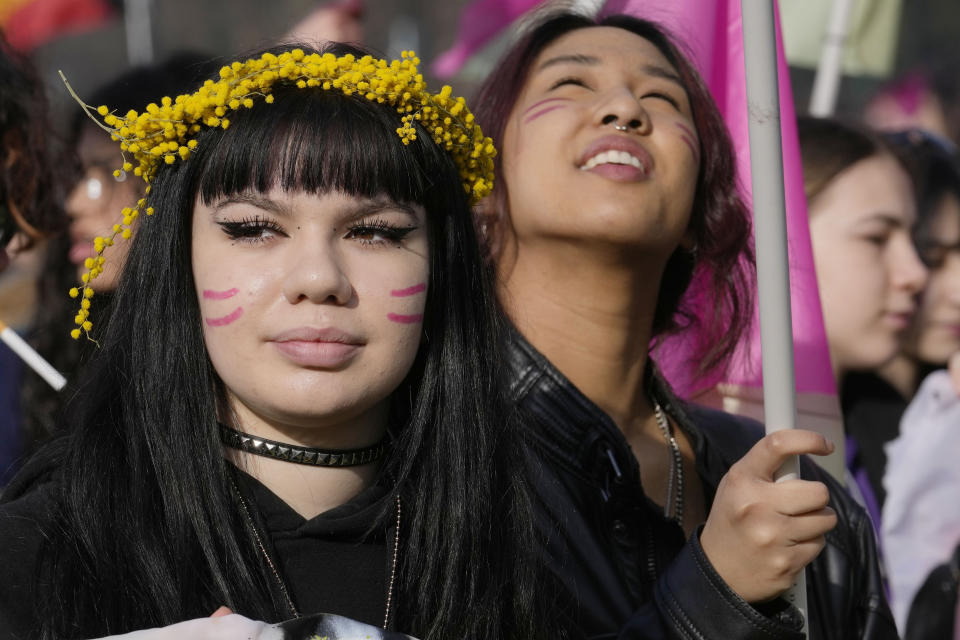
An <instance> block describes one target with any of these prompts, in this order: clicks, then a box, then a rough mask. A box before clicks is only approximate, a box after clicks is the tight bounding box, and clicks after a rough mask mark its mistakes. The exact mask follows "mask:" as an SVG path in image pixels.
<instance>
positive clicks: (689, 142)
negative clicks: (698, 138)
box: [680, 136, 700, 158]
mask: <svg viewBox="0 0 960 640" xmlns="http://www.w3.org/2000/svg"><path fill="white" fill-rule="evenodd" d="M680 139H681V140H683V141H684V142H686V143H687V146H688V147H690V152H691V153H693V157H694V158H698V157H700V152H699V151H697V147H696V146H695V145H694V144H693V141H692V140H690V138H688V137H687V136H680Z"/></svg>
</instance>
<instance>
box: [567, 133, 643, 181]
mask: <svg viewBox="0 0 960 640" xmlns="http://www.w3.org/2000/svg"><path fill="white" fill-rule="evenodd" d="M604 151H625V152H627V153H629V154H630V155H632V156H633V157H635V158H636V159H637V160H639V161H640V164H642V165H643V168H642V169H638V168H637V167H634V166H633V165H625V164H599V165H597V166H595V167H593V168H592V169H588V170H587V171H588V172H589V173H595V174H598V175H602V176H604V177H605V178H610V179H612V180H616V181H620V182H638V181H641V180H644V179H646V178H647V176H649V175H650V172H651V171H652V170H653V157H651V155H650V154H649V153H647V150H646V149H645V148H644V147H643V145H641V144H640V143H639V142H637V141H636V140H634V139H632V138H628V137H626V136H618V135H608V136H603V137H602V138H598V139H597V140H594V141H593V142H591V143H590V144H589V145H588V146H587V148H586V149H584V150H583V152H582V153H581V154H580V157H579V158H577V167H578V168H579V167H582V166H584V165H585V164H586V163H587V161H588V160H590V158H592V157H594V156H595V155H597V154H598V153H602V152H604Z"/></svg>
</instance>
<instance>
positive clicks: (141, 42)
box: [123, 0, 153, 66]
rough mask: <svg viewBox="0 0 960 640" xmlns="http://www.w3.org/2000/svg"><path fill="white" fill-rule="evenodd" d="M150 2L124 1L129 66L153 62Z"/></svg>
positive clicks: (142, 0) (147, 0) (148, 0)
mask: <svg viewBox="0 0 960 640" xmlns="http://www.w3.org/2000/svg"><path fill="white" fill-rule="evenodd" d="M150 3H151V0H124V2H123V23H124V30H125V31H126V35H127V61H128V62H129V63H130V66H136V65H141V64H150V63H151V62H153V20H152V18H151V17H150Z"/></svg>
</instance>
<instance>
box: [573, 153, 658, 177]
mask: <svg viewBox="0 0 960 640" xmlns="http://www.w3.org/2000/svg"><path fill="white" fill-rule="evenodd" d="M603 164H617V165H625V166H630V167H635V168H637V169H639V170H640V171H641V172H643V174H644V175H646V173H647V168H646V166H645V165H644V163H643V162H641V160H640V158H638V157H636V156H635V155H633V154H632V153H630V152H628V151H614V150H611V151H601V152H600V153H598V154H596V155H595V156H591V157H590V158H589V159H588V160H587V161H586V162H585V163H583V164H582V165H581V166H580V169H581V171H589V170H590V169H593V168H594V167H597V166H600V165H603Z"/></svg>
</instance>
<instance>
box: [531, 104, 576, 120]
mask: <svg viewBox="0 0 960 640" xmlns="http://www.w3.org/2000/svg"><path fill="white" fill-rule="evenodd" d="M564 106H566V105H562V104H558V105H556V106H555V107H547V108H546V109H544V110H543V111H537V112H536V113H535V114H533V115H531V116H528V117H527V118H526V119H525V120H524V121H523V124H527V123H528V122H533V121H534V120H536V119H537V118H539V117H540V116H542V115H544V114H547V113H550V112H551V111H556V110H557V109H562V108H563V107H564Z"/></svg>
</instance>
